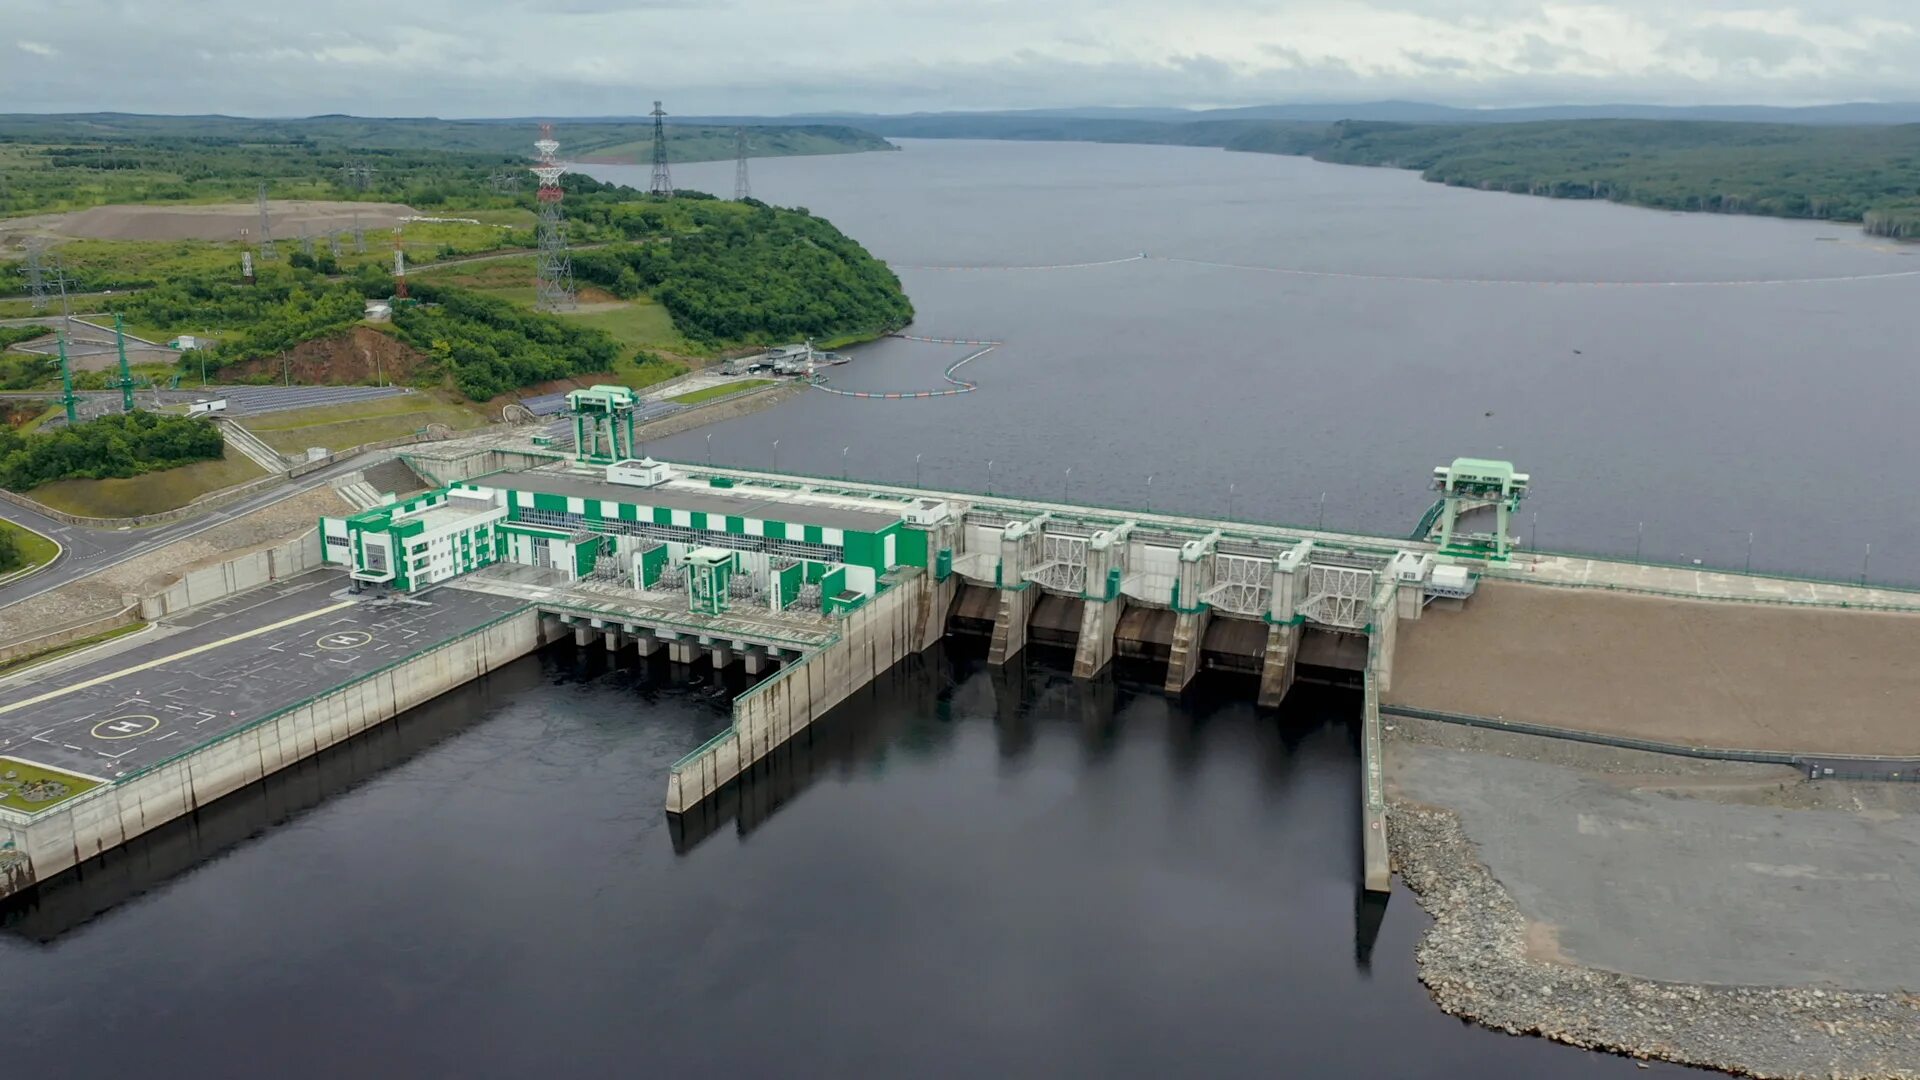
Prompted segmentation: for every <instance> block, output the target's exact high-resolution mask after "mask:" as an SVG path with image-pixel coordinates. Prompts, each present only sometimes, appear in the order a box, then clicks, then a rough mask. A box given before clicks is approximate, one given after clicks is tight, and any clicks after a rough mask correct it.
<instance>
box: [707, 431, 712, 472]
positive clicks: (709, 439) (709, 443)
mask: <svg viewBox="0 0 1920 1080" xmlns="http://www.w3.org/2000/svg"><path fill="white" fill-rule="evenodd" d="M707 468H709V469H711V468H713V432H711V431H709V432H707Z"/></svg>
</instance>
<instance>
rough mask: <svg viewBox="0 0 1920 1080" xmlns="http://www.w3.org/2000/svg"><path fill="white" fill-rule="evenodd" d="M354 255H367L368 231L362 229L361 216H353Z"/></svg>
mask: <svg viewBox="0 0 1920 1080" xmlns="http://www.w3.org/2000/svg"><path fill="white" fill-rule="evenodd" d="M353 253H354V254H356V255H365V254H366V253H367V230H365V229H363V228H361V227H360V215H359V214H355V215H353Z"/></svg>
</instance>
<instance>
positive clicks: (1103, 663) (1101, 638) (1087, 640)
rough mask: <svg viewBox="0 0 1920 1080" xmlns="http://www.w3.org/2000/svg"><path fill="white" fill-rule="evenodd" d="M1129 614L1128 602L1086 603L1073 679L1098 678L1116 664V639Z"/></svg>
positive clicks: (1074, 661) (1075, 651) (1074, 660)
mask: <svg viewBox="0 0 1920 1080" xmlns="http://www.w3.org/2000/svg"><path fill="white" fill-rule="evenodd" d="M1126 610H1127V602H1126V601H1125V600H1088V601H1087V603H1086V606H1085V607H1084V608H1083V609H1082V610H1081V614H1080V640H1079V642H1078V643H1077V644H1075V646H1074V652H1073V677H1074V678H1076V679H1091V678H1095V677H1096V676H1098V675H1099V674H1100V673H1101V672H1102V671H1105V670H1106V667H1107V665H1108V664H1109V663H1111V662H1112V661H1113V635H1114V632H1115V631H1117V630H1119V629H1120V616H1122V615H1124V614H1126Z"/></svg>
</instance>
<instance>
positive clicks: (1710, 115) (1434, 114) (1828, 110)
mask: <svg viewBox="0 0 1920 1080" xmlns="http://www.w3.org/2000/svg"><path fill="white" fill-rule="evenodd" d="M694 119H699V120H705V121H707V122H714V123H718V122H723V121H724V122H728V123H732V122H737V121H739V120H740V119H741V118H738V117H728V118H719V117H698V118H694ZM1036 120H1102V121H1119V120H1133V121H1151V122H1156V123H1189V122H1204V121H1209V120H1293V121H1301V122H1307V123H1321V124H1331V123H1334V122H1336V121H1340V120H1364V121H1377V122H1385V123H1403V124H1511V123H1522V122H1526V121H1533V120H1726V121H1737V122H1743V123H1771V124H1920V102H1894V103H1884V104H1883V103H1877V102H1853V103H1848V104H1839V105H1812V106H1806V107H1797V108H1796V107H1779V106H1770V105H1631V104H1615V105H1539V106H1527V107H1519V108H1500V109H1463V108H1459V107H1456V106H1452V105H1435V104H1431V103H1428V102H1421V101H1361V102H1334V103H1320V102H1302V103H1296V104H1278V105H1249V106H1243V107H1239V108H1231V109H1169V108H1124V107H1120V108H1116V107H1104V106H1095V107H1088V108H1059V109H1013V110H992V111H984V112H935V113H842V114H838V115H834V116H831V117H827V116H809V117H799V116H794V117H781V118H778V121H777V122H785V123H816V122H827V123H835V124H852V125H854V126H856V127H860V128H865V129H866V130H869V131H875V132H879V133H881V134H886V133H888V130H889V129H892V128H894V127H896V126H899V125H914V126H917V127H920V128H921V129H922V130H926V129H928V128H929V127H930V126H931V125H937V124H941V123H952V124H971V125H979V124H982V123H1006V124H1021V123H1031V122H1033V121H1036ZM755 122H766V121H764V120H761V121H755Z"/></svg>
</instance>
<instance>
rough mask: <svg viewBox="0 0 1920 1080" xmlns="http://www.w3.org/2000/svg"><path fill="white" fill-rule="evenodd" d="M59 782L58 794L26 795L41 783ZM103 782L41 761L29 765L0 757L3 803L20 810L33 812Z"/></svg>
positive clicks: (91, 788)
mask: <svg viewBox="0 0 1920 1080" xmlns="http://www.w3.org/2000/svg"><path fill="white" fill-rule="evenodd" d="M45 784H56V785H60V786H61V787H64V788H65V790H64V791H60V790H59V789H58V788H56V789H55V791H58V794H51V793H48V794H49V795H50V797H43V798H27V797H26V796H27V795H28V794H33V793H34V789H35V788H37V787H39V786H40V785H45ZM99 786H100V782H99V781H97V780H83V779H81V778H80V777H78V776H75V775H73V774H72V773H63V772H61V771H59V770H58V769H49V768H45V767H43V766H40V765H29V764H27V763H26V762H24V761H21V760H19V759H18V758H0V806H4V807H6V808H7V809H9V810H19V811H21V812H22V813H27V814H32V813H36V812H38V811H41V810H45V809H46V808H47V807H49V806H52V805H54V804H55V803H58V802H63V801H65V800H67V799H71V798H73V797H74V796H75V795H79V794H81V793H83V792H87V791H91V790H93V789H94V788H97V787H99Z"/></svg>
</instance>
